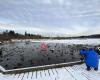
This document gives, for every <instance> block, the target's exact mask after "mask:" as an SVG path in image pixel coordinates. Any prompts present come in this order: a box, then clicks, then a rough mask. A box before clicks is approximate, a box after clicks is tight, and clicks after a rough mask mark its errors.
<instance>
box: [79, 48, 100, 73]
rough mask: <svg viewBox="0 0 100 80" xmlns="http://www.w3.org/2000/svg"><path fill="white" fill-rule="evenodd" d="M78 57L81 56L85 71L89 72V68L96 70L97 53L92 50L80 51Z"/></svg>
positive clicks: (97, 63)
mask: <svg viewBox="0 0 100 80" xmlns="http://www.w3.org/2000/svg"><path fill="white" fill-rule="evenodd" d="M80 55H81V56H83V57H84V58H83V59H84V62H85V64H86V66H87V70H88V71H90V70H91V68H94V70H96V71H97V70H98V66H99V53H98V52H97V51H96V50H94V49H93V48H89V49H82V50H80Z"/></svg>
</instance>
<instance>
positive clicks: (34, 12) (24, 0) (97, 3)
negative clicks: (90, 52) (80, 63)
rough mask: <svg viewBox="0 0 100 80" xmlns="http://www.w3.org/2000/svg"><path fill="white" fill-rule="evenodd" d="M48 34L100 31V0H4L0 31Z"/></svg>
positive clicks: (75, 33)
mask: <svg viewBox="0 0 100 80" xmlns="http://www.w3.org/2000/svg"><path fill="white" fill-rule="evenodd" d="M6 29H8V30H15V31H16V32H19V33H24V32H25V31H27V32H30V33H40V34H44V35H51V34H55V35H56V34H57V35H63V34H64V35H67V36H70V35H87V34H99V33H100V0H0V31H2V30H6Z"/></svg>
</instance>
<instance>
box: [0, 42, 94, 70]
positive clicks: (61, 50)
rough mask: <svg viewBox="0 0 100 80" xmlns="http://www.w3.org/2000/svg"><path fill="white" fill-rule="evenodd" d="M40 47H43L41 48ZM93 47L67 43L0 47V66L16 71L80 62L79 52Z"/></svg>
mask: <svg viewBox="0 0 100 80" xmlns="http://www.w3.org/2000/svg"><path fill="white" fill-rule="evenodd" d="M41 45H43V46H42V47H41ZM83 47H94V46H93V45H79V44H78V45H75V44H73V45H68V44H67V43H43V44H42V43H40V42H16V43H9V44H4V45H0V48H2V51H3V52H2V55H0V65H2V66H3V67H4V68H5V69H16V68H24V67H32V66H41V65H48V64H58V63H65V62H71V61H77V60H80V55H79V50H80V49H82V48H83Z"/></svg>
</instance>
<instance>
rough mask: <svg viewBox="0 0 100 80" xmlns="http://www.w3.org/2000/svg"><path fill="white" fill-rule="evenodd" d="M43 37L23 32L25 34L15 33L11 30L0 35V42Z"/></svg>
mask: <svg viewBox="0 0 100 80" xmlns="http://www.w3.org/2000/svg"><path fill="white" fill-rule="evenodd" d="M43 38H45V37H43V36H41V35H36V34H30V33H27V32H25V34H19V33H15V31H13V30H10V31H8V30H6V31H4V32H2V33H1V34H0V41H5V40H6V41H7V40H11V39H43Z"/></svg>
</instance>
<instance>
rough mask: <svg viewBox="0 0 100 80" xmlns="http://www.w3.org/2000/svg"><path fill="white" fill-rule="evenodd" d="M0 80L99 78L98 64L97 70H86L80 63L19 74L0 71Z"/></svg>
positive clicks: (98, 79)
mask: <svg viewBox="0 0 100 80" xmlns="http://www.w3.org/2000/svg"><path fill="white" fill-rule="evenodd" d="M0 80H100V64H99V70H98V71H94V70H93V69H92V70H91V71H86V66H85V64H81V65H74V66H69V67H62V68H53V69H48V70H41V71H34V72H26V73H21V74H6V75H4V74H2V73H0Z"/></svg>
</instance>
